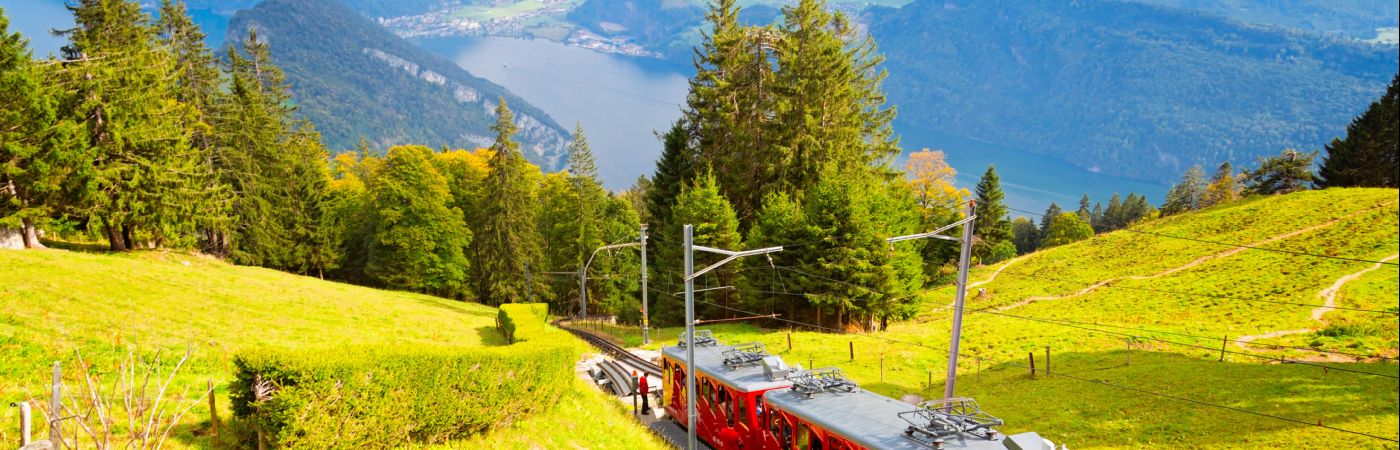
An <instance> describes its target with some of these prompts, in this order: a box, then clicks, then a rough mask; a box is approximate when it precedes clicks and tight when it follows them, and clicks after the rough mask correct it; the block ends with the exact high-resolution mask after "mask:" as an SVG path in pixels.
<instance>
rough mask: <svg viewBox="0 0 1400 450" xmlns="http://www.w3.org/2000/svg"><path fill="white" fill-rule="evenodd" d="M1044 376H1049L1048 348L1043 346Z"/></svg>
mask: <svg viewBox="0 0 1400 450" xmlns="http://www.w3.org/2000/svg"><path fill="white" fill-rule="evenodd" d="M1045 376H1047V377H1048V376H1050V346H1049V345H1047V346H1045Z"/></svg>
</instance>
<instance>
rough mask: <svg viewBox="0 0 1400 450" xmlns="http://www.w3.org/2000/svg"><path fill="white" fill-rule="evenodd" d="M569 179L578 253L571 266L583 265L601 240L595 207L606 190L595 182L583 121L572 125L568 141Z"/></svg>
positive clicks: (595, 172) (596, 170) (600, 202)
mask: <svg viewBox="0 0 1400 450" xmlns="http://www.w3.org/2000/svg"><path fill="white" fill-rule="evenodd" d="M569 181H570V183H571V184H572V185H573V188H574V199H575V204H574V210H575V212H576V214H574V217H573V222H574V226H575V228H576V234H575V235H574V236H573V239H572V241H573V243H574V249H575V250H574V254H575V256H576V257H577V258H576V259H575V261H573V264H570V265H571V266H576V267H582V266H583V264H584V262H585V261H586V260H587V259H588V258H589V256H590V255H591V254H592V253H593V249H595V248H598V247H600V246H602V245H603V244H604V242H603V240H602V239H601V238H600V234H599V231H600V230H599V228H600V226H601V221H600V220H599V219H600V218H599V215H598V210H599V209H600V208H602V207H603V206H604V203H605V202H606V201H607V197H608V194H607V191H605V190H603V187H602V186H601V185H600V184H599V182H598V168H597V164H596V162H595V161H594V159H593V151H592V150H590V149H589V148H588V139H587V138H586V137H584V135H583V125H582V124H575V125H574V135H573V141H572V142H570V143H569Z"/></svg>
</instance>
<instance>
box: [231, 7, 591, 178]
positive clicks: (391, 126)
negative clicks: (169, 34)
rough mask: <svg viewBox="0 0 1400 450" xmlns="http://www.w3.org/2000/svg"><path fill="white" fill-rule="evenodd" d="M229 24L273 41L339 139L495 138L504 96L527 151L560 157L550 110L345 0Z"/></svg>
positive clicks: (328, 135)
mask: <svg viewBox="0 0 1400 450" xmlns="http://www.w3.org/2000/svg"><path fill="white" fill-rule="evenodd" d="M228 29H229V31H228V37H227V41H228V42H238V41H241V40H243V39H244V38H245V37H246V36H247V33H248V30H250V29H256V30H257V32H258V36H259V38H260V39H266V40H267V41H268V42H269V43H270V47H271V49H272V59H273V62H274V63H275V64H277V66H278V67H280V68H281V69H282V70H283V71H284V72H286V74H287V80H288V82H289V83H290V85H291V87H292V91H293V98H294V99H295V101H296V102H298V106H299V111H300V114H301V115H302V116H303V117H305V118H307V119H309V120H311V122H313V123H315V124H316V127H317V129H318V130H319V131H320V132H321V134H322V136H323V138H324V140H325V142H326V144H327V146H329V147H330V148H332V149H350V148H353V147H354V145H355V144H356V142H357V141H358V140H359V139H360V138H361V137H365V138H366V139H368V140H369V141H370V143H371V144H372V145H373V146H374V147H375V148H379V149H382V148H385V147H387V146H390V145H396V144H405V143H417V144H425V145H429V146H433V147H438V146H450V147H462V148H475V147H484V146H489V145H490V144H491V142H492V140H493V139H494V135H493V133H492V132H491V130H490V127H491V126H492V125H494V124H495V121H496V118H495V115H494V112H493V109H494V108H495V106H496V102H497V99H498V98H504V99H505V100H506V101H507V102H508V103H509V104H510V106H511V109H512V110H513V111H514V112H515V121H516V125H518V126H519V128H520V131H519V132H518V134H517V136H516V138H517V139H518V140H519V141H521V143H522V145H521V147H522V150H523V151H524V153H525V155H526V157H527V158H529V159H530V160H531V161H532V162H534V163H536V164H539V165H540V166H541V167H543V168H545V169H548V170H553V169H557V168H558V167H559V166H560V165H561V163H562V161H563V152H564V146H565V145H566V143H567V141H568V138H567V132H566V131H565V130H564V129H563V128H562V127H560V126H559V125H558V124H557V123H555V122H554V119H552V118H550V117H549V115H547V114H545V113H544V112H543V111H540V110H539V109H537V108H535V107H534V106H532V105H530V104H529V103H528V102H526V101H525V100H523V99H521V98H519V97H517V96H515V95H514V94H512V93H510V92H509V91H507V90H506V89H505V88H503V87H501V86H499V85H496V84H494V83H491V82H489V81H487V80H484V79H481V78H477V77H475V76H473V75H471V74H470V73H467V71H465V70H463V69H462V68H460V67H458V66H457V65H456V64H453V63H452V62H450V61H448V60H446V59H443V58H442V57H440V56H437V55H435V54H432V53H429V52H427V51H424V50H422V49H420V48H418V47H416V46H414V45H413V44H411V43H409V42H407V41H405V40H403V39H401V38H399V37H398V36H395V35H394V34H393V33H390V32H388V31H386V30H384V29H383V28H382V27H380V26H378V25H377V24H375V23H374V22H372V21H370V20H369V19H367V18H365V17H364V16H362V15H360V14H358V13H356V12H355V11H354V10H352V9H350V8H349V7H346V6H345V5H343V4H341V3H340V2H336V1H333V0H268V1H265V2H263V3H261V4H259V5H258V6H256V7H254V8H251V9H245V10H241V11H238V12H237V13H236V14H235V15H234V16H233V19H232V20H231V21H230V22H229V28H228Z"/></svg>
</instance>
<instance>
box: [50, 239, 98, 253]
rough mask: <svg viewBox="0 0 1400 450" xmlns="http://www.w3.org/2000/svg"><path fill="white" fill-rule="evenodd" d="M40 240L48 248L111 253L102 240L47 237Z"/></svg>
mask: <svg viewBox="0 0 1400 450" xmlns="http://www.w3.org/2000/svg"><path fill="white" fill-rule="evenodd" d="M41 242H43V243H44V246H46V247H48V248H53V249H58V250H68V251H70V252H83V253H112V251H111V248H110V247H109V246H108V245H107V244H106V243H103V242H67V241H52V240H48V239H42V240H41Z"/></svg>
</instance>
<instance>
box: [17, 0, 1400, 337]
mask: <svg viewBox="0 0 1400 450" xmlns="http://www.w3.org/2000/svg"><path fill="white" fill-rule="evenodd" d="M70 10H71V12H72V13H73V15H74V18H75V23H76V25H77V26H76V27H75V28H74V29H72V30H68V31H65V32H64V34H63V35H64V37H65V38H66V39H68V40H69V44H68V45H67V46H66V47H65V48H64V51H63V54H62V55H61V57H60V58H50V59H35V58H34V56H33V55H32V53H31V52H30V50H29V49H28V47H27V42H26V40H25V38H24V37H23V36H21V35H19V34H18V33H12V32H10V31H9V23H8V19H6V18H5V17H4V16H3V14H0V86H3V87H4V89H3V90H0V106H2V107H3V108H0V231H3V232H10V233H18V234H19V235H20V237H21V240H22V241H23V244H24V246H25V247H30V248H39V247H43V246H44V245H45V244H44V242H46V241H47V242H50V243H54V242H64V243H71V242H79V243H82V242H87V243H97V244H101V245H105V246H106V247H107V248H108V249H109V250H110V251H117V252H120V251H131V250H137V249H176V250H194V251H199V252H202V253H205V254H209V255H212V256H215V257H219V258H224V259H226V260H229V261H231V262H234V263H237V264H245V265H257V266H263V267H270V268H276V269H281V270H286V271H290V272H295V273H302V274H310V275H316V276H321V277H327V278H334V279H339V280H345V281H350V282H355V283H360V284H366V285H372V286H379V287H387V288H395V289H404V290H412V291H418V292H427V293H432V294H436V295H440V296H444V297H450V298H458V299H474V300H476V301H478V302H482V303H486V304H490V305H498V304H502V303H512V302H525V301H545V302H548V303H549V304H550V305H551V307H552V309H553V310H554V311H555V312H557V313H572V312H573V311H576V308H577V307H578V304H577V302H578V299H579V297H580V295H579V294H580V292H579V290H578V289H579V288H580V286H579V284H578V278H577V276H578V272H579V270H580V267H583V266H585V264H587V267H588V282H587V285H586V287H584V288H585V289H588V296H589V297H590V298H592V299H594V300H593V301H592V302H591V303H592V305H593V306H592V308H591V309H590V311H592V312H595V313H601V314H613V315H617V316H618V317H619V318H620V319H622V320H624V321H628V322H635V321H637V320H639V317H638V316H639V309H640V308H639V306H640V305H639V297H640V296H641V294H642V291H641V287H640V286H639V285H638V283H639V277H638V276H637V273H638V271H639V270H640V267H639V266H640V262H641V261H640V257H639V255H638V254H637V253H636V252H634V251H632V250H631V249H619V250H616V251H612V252H603V253H598V254H596V255H595V253H597V252H595V249H598V248H599V247H602V246H604V245H607V244H618V243H625V242H633V241H636V240H637V239H638V232H639V229H640V228H641V227H642V226H643V224H647V225H649V226H650V229H651V231H652V239H651V240H650V242H649V248H650V249H651V251H650V252H649V253H648V257H649V258H651V260H650V261H648V263H649V270H650V271H651V274H650V278H651V280H652V282H651V283H652V284H651V286H649V289H651V291H650V294H651V298H652V299H654V302H655V304H654V307H653V309H652V311H653V317H654V318H655V321H656V322H659V323H662V324H671V323H676V322H678V321H679V320H680V314H681V310H682V308H681V304H680V300H679V298H678V296H677V295H675V293H676V292H678V291H679V290H680V289H679V286H680V284H681V277H680V275H681V270H682V269H681V267H680V264H679V262H680V261H681V260H682V259H683V256H684V255H683V254H682V253H681V228H682V226H683V225H685V224H691V225H694V226H695V243H696V244H697V245H704V246H709V247H716V248H722V249H731V250H738V249H744V248H759V247H771V246H783V251H781V252H778V253H773V254H771V255H769V256H768V257H766V258H749V259H745V260H741V261H739V262H737V263H735V264H732V265H729V266H725V267H724V268H722V269H720V270H716V271H714V272H712V273H710V274H709V275H707V276H705V277H703V278H701V279H698V280H697V285H698V287H700V288H701V289H705V291H704V292H703V293H702V294H701V295H699V296H698V300H699V302H700V305H699V309H700V310H701V311H702V314H704V315H705V316H707V317H733V316H736V315H743V314H746V313H751V312H761V313H777V314H781V315H782V316H783V317H785V318H786V319H787V320H800V321H803V322H807V323H816V324H820V325H821V326H823V327H829V328H834V329H876V328H883V327H884V326H885V324H887V323H888V322H889V321H891V320H899V319H904V318H907V317H910V316H911V315H912V314H914V313H915V311H917V310H918V307H919V302H920V301H922V298H921V295H920V294H921V293H923V292H926V291H927V290H928V289H927V287H928V286H935V287H937V286H940V285H942V284H945V283H947V282H949V281H950V279H951V274H952V271H953V266H954V264H953V263H954V262H955V260H956V258H957V248H956V247H955V244H952V243H948V242H942V241H934V242H924V241H907V242H901V243H898V244H896V245H890V244H888V243H887V242H886V241H885V239H886V238H888V237H892V236H898V235H905V234H911V233H916V232H922V231H927V230H930V229H933V228H937V227H939V226H942V225H946V224H949V223H952V222H955V221H957V220H960V219H961V218H963V217H965V216H966V214H967V213H968V212H972V213H973V214H975V215H976V216H977V217H976V219H975V221H974V222H973V224H974V231H975V239H974V243H973V249H974V256H975V258H976V262H978V263H993V262H997V261H1002V260H1005V259H1008V258H1012V257H1014V256H1016V255H1017V254H1024V253H1027V252H1031V251H1035V250H1037V249H1042V248H1048V247H1054V246H1058V245H1063V244H1067V243H1070V242H1074V241H1077V240H1082V239H1087V238H1090V237H1092V236H1093V235H1094V234H1095V233H1102V232H1107V231H1112V230H1116V229H1122V228H1125V227H1130V226H1133V225H1134V224H1135V223H1138V222H1141V221H1145V220H1152V219H1154V218H1156V217H1159V216H1161V215H1167V214H1177V213H1180V212H1184V211H1189V210H1194V209H1200V208H1206V207H1210V206H1212V205H1217V204H1225V203H1229V202H1232V201H1235V200H1237V199H1239V198H1241V197H1243V196H1249V195H1272V194H1278V193H1287V192H1292V191H1296V190H1300V189H1309V188H1312V187H1315V186H1329V187H1330V186H1389V187H1395V185H1396V178H1395V177H1394V174H1395V161H1396V152H1397V149H1396V146H1395V142H1396V125H1395V123H1396V121H1395V120H1394V118H1395V117H1396V116H1397V114H1396V105H1397V102H1396V96H1397V88H1396V83H1397V82H1400V78H1395V79H1393V80H1392V84H1391V88H1390V89H1389V91H1388V92H1387V94H1386V95H1385V96H1383V97H1382V98H1380V99H1379V100H1377V101H1375V102H1374V103H1372V104H1371V106H1370V108H1369V109H1368V110H1367V111H1366V112H1365V113H1363V114H1362V115H1361V116H1359V117H1357V118H1356V119H1355V120H1354V121H1353V124H1352V126H1351V127H1349V128H1348V129H1347V135H1346V136H1345V137H1344V138H1340V139H1338V140H1336V141H1333V142H1332V143H1330V144H1329V145H1327V146H1326V147H1325V151H1326V155H1325V156H1324V162H1323V164H1322V170H1321V173H1320V175H1317V176H1315V175H1314V174H1313V167H1314V164H1313V161H1314V158H1316V157H1317V156H1318V155H1319V154H1320V151H1313V152H1300V151H1296V150H1291V149H1286V150H1283V151H1282V152H1281V153H1279V154H1277V155H1276V156H1271V157H1268V158H1261V159H1260V160H1258V161H1257V165H1256V166H1255V167H1253V168H1250V169H1248V170H1236V169H1235V168H1234V166H1232V165H1231V164H1230V163H1229V162H1228V161H1225V162H1224V163H1223V164H1221V165H1220V166H1219V167H1218V168H1217V170H1216V171H1215V172H1214V174H1213V175H1212V176H1210V177H1209V178H1207V176H1206V175H1205V173H1204V171H1202V170H1200V169H1199V168H1193V169H1191V170H1188V171H1186V173H1185V175H1184V176H1183V177H1182V182H1181V183H1179V184H1178V185H1177V186H1176V187H1174V188H1173V189H1172V192H1171V193H1170V194H1169V195H1168V198H1167V202H1166V203H1165V204H1163V205H1162V206H1161V208H1160V209H1158V208H1156V207H1154V206H1152V205H1149V204H1148V203H1147V201H1146V197H1145V196H1142V195H1138V194H1132V193H1130V194H1128V195H1127V197H1126V198H1120V197H1119V196H1117V195H1114V196H1113V197H1112V198H1111V199H1109V200H1108V203H1107V206H1103V205H1102V204H1101V203H1098V202H1093V203H1092V204H1091V199H1090V198H1089V197H1088V196H1087V195H1086V196H1085V197H1084V198H1083V199H1081V201H1080V202H1079V204H1078V205H1077V207H1078V208H1077V209H1076V210H1074V211H1069V210H1067V209H1063V208H1061V207H1060V206H1059V205H1055V204H1051V205H1049V207H1048V208H1047V210H1046V211H1045V213H1043V214H1040V213H1034V212H1026V211H1015V212H1019V213H1029V214H1032V215H1035V216H1039V217H1040V220H1039V221H1038V223H1035V222H1033V221H1032V220H1031V219H1027V218H1025V217H1019V218H1016V219H1015V220H1012V219H1011V217H1012V216H1014V215H1016V214H1013V211H1012V210H1010V209H1009V208H1007V207H1006V206H1005V205H1004V203H1003V199H1004V195H1003V193H1002V191H1001V180H1000V177H999V175H998V173H997V172H996V169H995V167H988V168H987V169H986V171H985V172H984V173H983V175H982V177H981V180H980V182H979V183H978V184H977V186H976V188H975V190H972V191H968V190H964V189H959V188H957V187H956V186H955V185H954V183H953V180H954V176H955V175H956V171H955V170H954V169H953V168H952V167H950V166H948V165H947V163H946V162H945V161H944V159H943V155H942V154H941V153H939V152H932V151H921V152H916V153H914V154H913V156H911V157H910V158H909V160H908V162H907V164H906V166H905V167H903V168H902V170H901V168H899V167H895V166H894V165H893V160H894V157H895V156H896V155H898V154H900V153H901V152H902V150H901V148H900V147H899V144H898V139H897V137H896V136H895V135H894V133H893V131H892V129H891V122H892V121H893V119H894V109H893V107H892V106H890V105H888V104H887V102H886V96H885V94H884V93H883V91H882V88H881V84H882V81H883V79H884V77H885V72H884V70H883V68H882V67H883V65H884V58H883V57H882V56H881V54H880V52H879V51H878V49H877V48H876V45H875V42H874V41H873V40H872V39H871V38H870V37H869V36H867V35H862V34H860V33H858V32H857V30H856V28H855V27H853V26H852V23H851V22H850V19H849V18H848V17H847V16H846V15H844V14H842V13H839V12H837V13H833V12H830V11H829V10H828V9H827V8H826V5H825V4H824V3H823V2H822V1H820V0H802V1H800V2H798V3H797V4H796V5H793V6H789V7H786V8H783V9H782V15H783V17H782V20H781V23H782V25H761V26H760V25H748V24H745V23H744V22H742V21H741V20H740V19H739V17H740V14H741V11H740V8H739V7H738V5H737V2H736V1H735V0H720V1H717V2H715V3H714V4H713V5H712V7H711V8H710V9H709V10H707V11H706V13H705V20H706V21H707V22H708V23H709V26H708V29H711V30H713V31H712V32H707V33H705V34H704V36H703V39H702V45H701V46H700V47H698V48H697V49H696V55H697V56H696V60H695V69H696V72H697V75H696V76H695V77H694V78H693V79H692V80H691V85H690V91H689V94H688V96H687V101H686V104H685V107H684V114H683V116H682V117H681V119H680V120H678V121H677V122H676V123H675V124H674V125H673V126H672V127H671V128H670V129H669V130H668V131H667V132H666V133H664V134H663V135H662V136H661V138H662V139H661V140H662V142H661V145H662V146H663V153H662V156H661V158H660V160H658V161H657V167H656V172H655V173H654V174H653V176H651V177H642V178H641V179H639V180H638V181H637V183H636V184H635V185H634V186H633V187H632V188H631V189H629V190H626V191H622V192H608V191H606V190H604V189H603V188H602V187H601V180H599V178H598V174H597V173H598V172H597V164H598V163H597V161H595V159H594V157H593V155H592V151H591V148H590V147H589V144H588V140H587V137H586V136H585V133H584V130H583V129H582V128H581V127H579V126H576V127H575V129H574V130H573V133H572V135H571V136H570V137H569V140H568V141H569V143H568V145H567V160H566V161H565V162H564V164H563V165H564V166H565V168H564V170H561V171H557V172H555V171H551V170H542V169H541V168H540V167H539V166H537V165H535V164H532V163H531V162H530V161H528V160H527V158H526V157H525V156H526V155H525V153H524V152H523V151H522V149H523V145H522V143H521V141H520V140H519V138H518V136H519V135H520V133H521V128H520V126H519V123H520V121H519V120H518V118H517V116H516V113H515V112H514V111H512V109H511V105H512V104H511V103H510V101H509V100H507V99H505V98H500V97H498V98H496V99H495V101H493V102H491V103H490V105H491V106H492V108H493V109H492V111H491V113H490V117H491V118H492V124H491V127H490V130H491V131H490V133H491V136H490V141H489V142H485V143H483V145H482V146H480V147H479V148H475V149H471V150H466V149H451V148H448V147H443V148H441V149H434V148H430V147H426V146H422V145H412V144H407V143H396V145H392V146H389V148H387V149H386V150H382V151H381V148H383V147H381V146H376V145H375V144H372V143H370V142H369V141H367V140H363V139H362V140H360V141H359V143H358V144H357V145H356V147H355V149H354V150H353V151H347V152H340V153H338V154H335V155H334V156H332V155H331V153H332V152H330V151H328V150H327V148H326V146H325V145H324V144H323V143H322V137H321V135H320V133H319V132H318V131H317V130H316V128H315V127H313V126H312V125H311V124H310V122H308V121H306V120H304V119H300V118H298V115H297V113H298V108H299V107H300V106H299V105H297V104H295V102H293V101H292V99H291V96H290V92H291V90H292V87H291V85H290V83H289V81H288V79H289V77H288V76H287V75H285V74H284V73H283V71H282V69H280V68H279V65H278V64H276V63H275V61H274V60H273V56H272V55H273V54H274V51H275V50H274V49H275V48H276V45H277V44H276V42H280V41H276V40H274V41H272V42H269V40H268V39H266V38H264V37H263V36H262V34H261V29H259V28H257V27H253V28H251V29H250V30H249V31H248V33H247V34H246V35H245V36H242V37H241V38H240V40H239V41H240V44H238V45H237V46H236V47H234V48H233V49H231V50H230V51H228V52H226V53H224V54H222V55H218V56H216V54H215V53H214V52H213V51H211V50H210V49H208V48H206V47H205V45H204V39H203V38H204V36H203V34H202V32H201V31H200V30H199V28H198V27H197V26H195V25H194V24H193V22H192V21H191V20H190V19H189V16H188V15H187V12H186V10H185V8H184V5H183V4H181V3H179V2H173V1H171V0H166V1H163V2H162V4H161V5H160V9H159V13H160V14H159V16H158V18H152V17H151V16H149V15H147V14H146V13H144V12H142V9H141V7H140V5H139V4H137V3H135V2H132V1H129V0H87V1H84V2H82V3H79V4H76V5H74V6H71V7H70ZM274 39H275V38H274ZM1378 164H1380V166H1378ZM1384 164H1389V165H1388V166H1385V165H1384ZM1376 167H1382V168H1386V167H1388V168H1389V171H1388V172H1386V171H1385V170H1376ZM1387 175H1388V176H1387ZM974 200H975V201H974ZM970 201H972V202H970ZM972 205H975V206H972ZM970 206H971V211H969V208H970ZM12 230H13V231H12ZM589 261H591V264H590V263H589ZM715 261H716V258H715V256H714V255H711V254H699V255H697V256H696V264H697V266H704V265H706V264H709V263H713V262H715Z"/></svg>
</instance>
